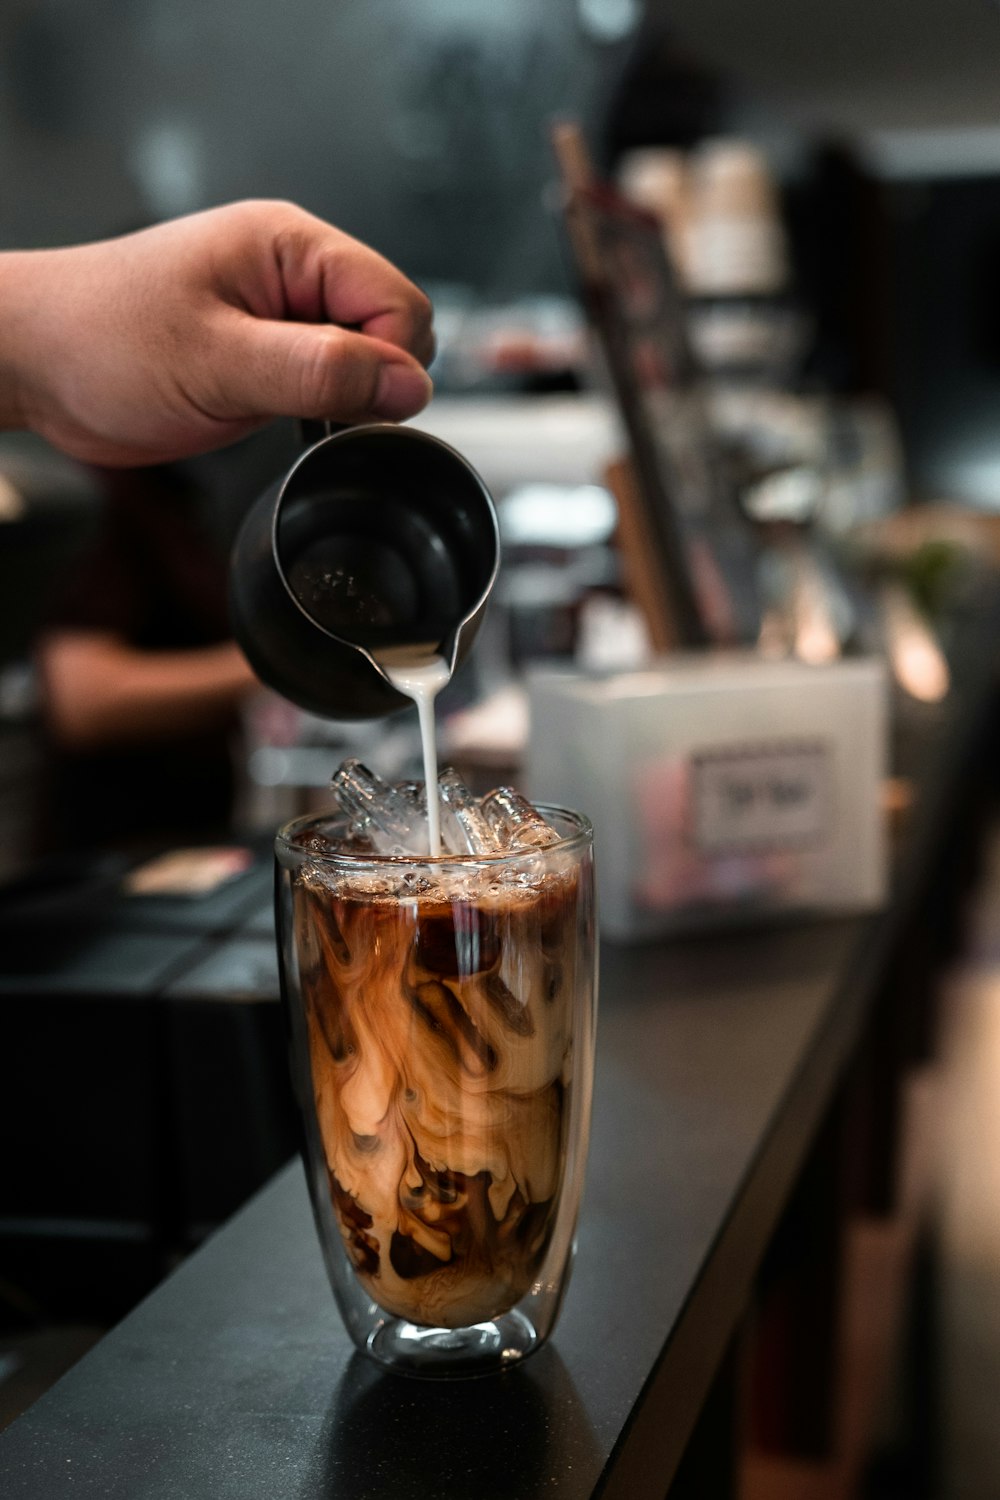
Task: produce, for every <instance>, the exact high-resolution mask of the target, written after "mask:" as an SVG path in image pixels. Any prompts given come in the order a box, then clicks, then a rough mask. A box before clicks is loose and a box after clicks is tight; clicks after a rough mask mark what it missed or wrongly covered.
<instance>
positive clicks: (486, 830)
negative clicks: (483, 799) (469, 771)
mask: <svg viewBox="0 0 1000 1500" xmlns="http://www.w3.org/2000/svg"><path fill="white" fill-rule="evenodd" d="M438 796H439V800H440V804H441V832H442V835H443V836H444V843H445V848H446V849H447V851H448V853H449V854H501V853H502V852H503V849H502V846H501V844H500V841H499V839H498V838H497V836H496V834H495V833H494V832H493V830H492V829H491V827H490V825H489V823H488V822H487V821H486V818H485V816H484V814H483V811H482V808H481V807H480V806H479V802H478V801H477V799H476V798H475V797H474V796H473V795H472V793H471V792H470V791H469V788H468V787H467V786H466V784H465V782H464V781H463V780H462V778H461V776H459V774H458V772H457V771H456V770H454V769H453V768H452V767H451V766H445V768H444V770H443V771H442V772H441V774H440V776H439V777H438Z"/></svg>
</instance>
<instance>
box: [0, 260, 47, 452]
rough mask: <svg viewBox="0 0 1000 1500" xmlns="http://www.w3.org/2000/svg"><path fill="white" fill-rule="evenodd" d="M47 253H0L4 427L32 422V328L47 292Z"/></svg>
mask: <svg viewBox="0 0 1000 1500" xmlns="http://www.w3.org/2000/svg"><path fill="white" fill-rule="evenodd" d="M46 254H47V252H45V251H43V250H8V251H5V252H4V253H3V254H0V430H4V429H18V428H25V427H30V426H31V425H32V420H31V408H32V405H33V401H32V395H31V388H32V384H33V382H32V379H31V374H30V371H31V361H30V353H31V349H32V346H33V344H34V343H35V337H34V334H33V332H32V328H33V325H37V309H38V305H39V302H40V301H41V300H42V298H43V297H44V295H45V294H44V291H43V278H42V276H41V275H40V272H41V269H42V266H41V262H42V261H43V260H44V259H45V258H46Z"/></svg>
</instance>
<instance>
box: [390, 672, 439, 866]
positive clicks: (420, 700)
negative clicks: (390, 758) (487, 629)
mask: <svg viewBox="0 0 1000 1500" xmlns="http://www.w3.org/2000/svg"><path fill="white" fill-rule="evenodd" d="M372 655H373V656H374V658H375V660H376V661H377V662H378V664H379V666H380V667H381V668H382V671H383V672H384V673H385V675H386V677H387V678H388V679H389V681H390V682H391V683H392V685H393V687H394V688H395V689H396V691H397V692H400V693H405V694H406V696H407V697H408V698H412V699H413V701H414V703H415V704H416V705H417V714H418V716H419V719H420V746H421V749H422V750H423V753H424V785H425V786H426V788H427V838H428V842H429V844H430V852H431V854H432V855H437V854H440V853H441V806H440V802H439V800H438V772H437V742H436V740H435V738H434V699H435V698H436V697H437V695H438V693H439V692H440V691H441V689H442V688H443V687H446V686H447V684H448V682H449V681H450V679H451V668H450V667H449V665H448V663H447V662H446V661H445V659H444V657H443V656H441V655H439V654H438V650H437V647H436V646H434V645H432V644H431V643H430V642H428V643H427V644H426V645H423V644H420V645H416V646H390V647H388V648H387V649H385V650H382V651H373V652H372Z"/></svg>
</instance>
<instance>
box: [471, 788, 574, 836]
mask: <svg viewBox="0 0 1000 1500" xmlns="http://www.w3.org/2000/svg"><path fill="white" fill-rule="evenodd" d="M480 807H481V808H482V811H483V816H484V817H485V819H486V821H487V823H488V824H489V826H490V828H491V829H492V830H493V834H494V836H495V837H496V838H497V840H498V841H499V843H500V846H501V848H502V849H504V850H505V851H509V850H514V849H544V848H546V847H547V846H548V845H549V844H557V843H558V842H559V835H558V833H556V831H555V829H554V828H550V827H549V825H548V823H546V821H545V819H544V818H543V817H542V815H541V813H540V812H538V811H537V809H536V808H534V807H532V805H531V803H530V802H529V801H528V799H527V797H522V796H521V793H520V792H516V791H515V790H514V788H513V787H511V786H500V787H497V789H496V790H495V791H493V792H490V793H489V795H488V796H486V797H484V798H483V800H482V802H481V803H480Z"/></svg>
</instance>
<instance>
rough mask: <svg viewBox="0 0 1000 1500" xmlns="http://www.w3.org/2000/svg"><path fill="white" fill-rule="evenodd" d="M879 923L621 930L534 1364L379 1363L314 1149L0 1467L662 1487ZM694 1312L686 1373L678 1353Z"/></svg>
mask: <svg viewBox="0 0 1000 1500" xmlns="http://www.w3.org/2000/svg"><path fill="white" fill-rule="evenodd" d="M862 925H863V924H859V923H857V922H853V921H850V922H832V923H830V922H827V923H817V924H813V925H811V926H810V927H803V928H798V929H795V930H794V931H777V930H772V931H769V932H759V933H754V934H747V935H744V936H743V937H741V938H740V939H739V940H738V944H737V948H736V950H734V948H733V947H732V945H720V944H719V943H718V941H717V940H716V941H713V940H703V941H699V942H696V943H687V944H676V945H674V946H672V947H671V948H670V949H656V950H643V951H639V952H625V951H620V950H617V951H606V953H605V961H604V964H603V976H602V977H603V985H604V989H603V994H602V998H601V1005H602V1017H601V1023H600V1036H599V1053H598V1056H599V1066H598V1079H597V1090H596V1102H595V1118H594V1133H593V1148H592V1154H591V1158H590V1165H589V1170H588V1179H587V1191H586V1198H585V1207H584V1212H583V1216H582V1221H581V1226H580V1236H579V1252H578V1257H577V1263H576V1268H575V1271H574V1276H573V1281H572V1284H571V1287H570V1290H569V1293H568V1296H567V1300H566V1305H565V1307H564V1310H563V1315H562V1318H561V1321H560V1323H559V1325H558V1326H557V1329H556V1332H555V1334H554V1336H553V1339H552V1341H551V1342H550V1344H549V1346H548V1347H546V1348H544V1349H542V1350H541V1351H540V1352H539V1353H538V1354H536V1355H534V1356H533V1357H532V1358H530V1359H529V1360H527V1361H526V1362H525V1364H524V1366H523V1367H522V1368H520V1369H518V1370H514V1371H510V1372H506V1373H504V1374H503V1375H500V1376H494V1377H488V1378H482V1379H479V1380H474V1381H468V1382H456V1383H447V1384H446V1385H436V1384H431V1383H429V1382H421V1381H414V1380H411V1379H406V1378H404V1377H400V1376H392V1375H387V1374H383V1373H382V1372H380V1371H378V1370H377V1369H375V1368H374V1367H369V1364H368V1362H367V1361H366V1360H365V1359H364V1358H363V1357H362V1356H360V1355H357V1354H356V1353H355V1352H354V1351H353V1346H352V1345H351V1344H350V1342H349V1340H348V1338H347V1335H346V1334H345V1332H344V1331H343V1329H342V1328H341V1326H340V1322H339V1318H338V1316H337V1314H336V1311H335V1308H334V1305H333V1301H332V1297H331V1294H330V1291H329V1288H328V1285H327V1282H326V1278H325V1273H324V1271H323V1268H322V1264H321V1260H320V1254H319V1249H318V1245H317V1242H316V1239H315V1235H314V1231H313V1227H312V1221H311V1218H310V1214H309V1209H308V1204H307V1198H306V1192H305V1186H304V1180H303V1176H302V1172H301V1169H300V1168H299V1166H298V1165H297V1164H296V1165H295V1166H293V1167H291V1168H289V1169H287V1170H286V1171H285V1172H283V1173H282V1174H280V1176H279V1177H278V1178H277V1179H276V1180H275V1182H274V1183H273V1184H272V1185H270V1186H269V1187H268V1188H266V1189H265V1191H264V1192H263V1193H262V1194H260V1195H259V1196H258V1198H257V1199H256V1200H255V1201H254V1202H253V1203H252V1204H251V1205H250V1206H249V1207H248V1208H246V1209H245V1210H244V1211H243V1212H241V1213H240V1214H239V1215H238V1216H237V1217H236V1218H235V1219H234V1220H233V1221H232V1222H231V1223H230V1225H228V1226H227V1228H226V1229H225V1230H224V1231H222V1232H221V1233H220V1234H219V1235H217V1236H216V1237H215V1239H214V1240H212V1241H211V1242H210V1243H209V1244H208V1245H207V1246H206V1247H204V1248H203V1249H202V1250H201V1251H200V1252H199V1253H197V1254H196V1255H195V1256H193V1257H192V1258H191V1259H190V1260H189V1261H188V1262H187V1263H185V1265H183V1266H182V1267H181V1269H180V1270H179V1271H177V1272H176V1273H175V1274H174V1275H173V1276H172V1277H171V1278H170V1279H169V1280H168V1281H167V1282H166V1283H165V1284H164V1285H163V1287H161V1288H160V1289H159V1290H158V1291H157V1292H156V1293H155V1294H154V1295H153V1296H152V1297H151V1298H149V1299H148V1300H147V1301H146V1302H145V1303H144V1304H143V1305H142V1306H141V1307H140V1308H139V1309H137V1310H136V1312H134V1313H133V1314H132V1315H131V1316H130V1317H129V1318H127V1319H126V1320H125V1322H124V1323H123V1324H122V1325H121V1326H120V1327H119V1328H118V1329H116V1330H115V1331H114V1332H112V1333H111V1334H110V1335H109V1336H108V1337H107V1338H106V1339H105V1340H104V1341H103V1342H102V1343H101V1344H100V1345H99V1347H98V1348H97V1349H96V1350H95V1351H94V1352H93V1353H91V1354H90V1355H89V1356H87V1358H86V1359H85V1360H84V1361H83V1362H82V1363H81V1364H80V1365H78V1366H77V1367H76V1369H75V1370H73V1371H71V1372H70V1374H69V1375H68V1376H66V1377H65V1378H64V1379H63V1380H62V1381H61V1382H60V1383H59V1385H58V1386H57V1387H56V1388H55V1389H54V1390H53V1391H52V1392H50V1393H49V1395H48V1396H46V1397H44V1398H43V1399H42V1400H41V1401H40V1402H38V1403H37V1404H36V1405H35V1406H34V1407H32V1408H31V1410H30V1411H28V1412H27V1413H26V1414H25V1415H24V1416H23V1417H22V1418H21V1419H20V1420H19V1421H18V1422H16V1423H15V1424H14V1426H13V1427H12V1428H11V1429H10V1430H9V1432H8V1433H7V1434H6V1435H5V1436H4V1437H3V1439H0V1480H2V1483H0V1491H2V1493H3V1494H4V1496H5V1497H8V1500H15V1497H22V1496H23V1497H25V1500H27V1497H31V1500H44V1497H47V1496H50V1495H62V1494H66V1495H76V1496H94V1497H96V1496H102V1497H107V1500H112V1497H121V1500H126V1497H127V1500H137V1497H148V1500H160V1497H163V1500H166V1497H168V1496H169V1497H171V1500H175V1497H179V1496H184V1497H187V1500H195V1497H201V1496H204V1497H206V1500H208V1497H211V1500H228V1497H233V1500H236V1497H237V1496H238V1497H239V1500H256V1497H261V1500H263V1497H265V1496H266V1497H268V1500H274V1497H276V1496H281V1497H286V1496H288V1497H291V1496H295V1497H307V1496H308V1497H319V1496H323V1497H331V1496H335V1495H340V1494H343V1495H345V1496H347V1495H350V1496H351V1497H353V1500H368V1497H382V1496H385V1497H388V1496H390V1495H391V1496H393V1497H394V1500H406V1497H410V1496H412V1497H417V1496H420V1497H431V1496H434V1497H438V1500H440V1497H444V1496H448V1497H459V1496H470V1497H471V1496H476V1497H485V1496H489V1495H504V1496H518V1497H527V1496H530V1495H546V1496H549V1495H551V1496H553V1497H567V1500H569V1497H583V1496H590V1495H592V1494H593V1493H594V1492H595V1489H596V1487H597V1486H598V1484H599V1483H600V1481H601V1479H602V1475H603V1476H604V1477H605V1479H608V1480H609V1488H608V1489H607V1490H606V1493H608V1494H622V1495H626V1494H631V1495H632V1496H636V1495H639V1494H642V1493H645V1491H644V1490H643V1489H642V1488H641V1478H640V1476H641V1475H642V1474H643V1473H644V1472H645V1471H646V1470H647V1468H649V1469H651V1470H653V1471H655V1472H657V1473H662V1471H663V1465H664V1462H665V1461H666V1464H667V1467H668V1468H669V1467H670V1465H671V1464H672V1463H673V1462H674V1461H675V1459H676V1456H677V1455H678V1454H679V1451H680V1448H681V1447H682V1446H683V1441H684V1439H685V1437H686V1435H687V1433H688V1431H689V1430H690V1426H691V1424H692V1422H693V1420H694V1416H695V1414H696V1412H697V1408H698V1405H699V1404H700V1401H701V1399H702V1397H703V1395H704V1391H705V1388H706V1386H707V1384H708V1381H709V1379H710V1377H711V1374H712V1370H713V1368H714V1365H715V1363H716V1362H717V1361H718V1358H719V1356H720V1354H721V1352H722V1348H723V1347H724V1344H725V1342H726V1339H727V1338H728V1334H729V1330H730V1328H731V1326H732V1320H733V1319H734V1318H735V1316H736V1315H737V1312H738V1310H739V1306H740V1303H741V1302H742V1299H743V1298H744V1297H745V1294H746V1289H747V1286H748V1284H749V1280H750V1277H751V1274H752V1269H753V1266H754V1264H755V1262H756V1257H757V1256H758V1255H759V1253H760V1251H761V1250H762V1249H763V1246H764V1244H765V1243H766V1238H767V1233H768V1229H769V1225H770V1223H771V1222H772V1220H773V1214H774V1213H775V1212H776V1211H777V1205H778V1204H779V1203H780V1201H781V1197H782V1195H783V1182H784V1179H785V1178H786V1175H787V1173H788V1171H789V1170H790V1169H791V1168H790V1165H789V1162H788V1161H787V1160H784V1161H783V1160H779V1157H782V1158H788V1157H791V1158H794V1157H795V1155H796V1150H797V1147H798V1146H799V1145H801V1143H802V1142H803V1141H804V1139H805V1137H804V1135H803V1134H802V1132H801V1130H800V1129H796V1130H795V1132H794V1136H795V1139H794V1140H793V1139H792V1138H791V1134H789V1138H788V1140H787V1141H785V1143H784V1145H783V1146H782V1149H781V1151H780V1152H776V1149H775V1146H774V1143H773V1142H772V1144H771V1146H770V1147H769V1148H768V1149H767V1153H766V1154H768V1155H770V1156H772V1157H774V1159H773V1160H772V1161H771V1162H770V1165H769V1167H768V1170H767V1171H766V1172H765V1171H763V1170H762V1168H761V1162H760V1156H761V1152H762V1149H763V1144H762V1143H765V1142H767V1141H768V1139H769V1137H771V1136H773V1135H774V1133H775V1132H777V1133H778V1134H779V1135H783V1134H784V1133H785V1132H784V1130H783V1129H782V1125H781V1121H782V1117H783V1115H784V1114H785V1113H787V1110H788V1100H789V1093H790V1091H791V1092H794V1091H795V1084H796V1079H797V1077H798V1075H800V1073H801V1070H802V1067H803V1060H804V1058H806V1057H807V1056H808V1054H809V1052H810V1050H811V1049H812V1047H813V1046H814V1044H815V1041H816V1039H817V1035H818V1033H819V1032H821V1031H822V1029H823V1028H824V1026H825V1025H827V1024H828V1022H829V1019H830V1016H829V1013H830V1009H831V1004H832V1003H833V1001H834V996H833V993H832V988H833V987H832V983H831V981H832V978H833V976H835V975H837V974H840V973H843V972H844V967H845V964H846V963H847V962H848V960H849V958H850V955H851V953H852V952H853V951H854V950H855V948H856V945H857V942H858V939H859V929H860V927H861V926H862ZM734 960H735V961H734ZM817 1103H818V1096H817ZM734 1236H735V1238H734ZM729 1241H733V1243H732V1244H730V1243H729ZM728 1260H732V1261H733V1262H734V1265H733V1268H732V1270H731V1271H728V1272H727V1271H726V1264H727V1261H728ZM737 1262H738V1264H736V1263H737ZM720 1275H723V1277H724V1279H725V1280H726V1285H725V1286H724V1287H721V1288H720V1287H719V1286H718V1285H715V1283H716V1282H717V1280H718V1278H719V1276H720ZM706 1277H708V1278H709V1284H708V1285H707V1287H706V1289H705V1292H704V1295H699V1286H700V1284H701V1282H702V1280H703V1279H704V1278H706ZM691 1319H693V1320H694V1323H693V1324H692V1335H695V1334H696V1339H695V1342H696V1343H697V1345H698V1347H697V1348H695V1349H688V1350H687V1352H686V1353H685V1354H684V1357H683V1363H684V1374H683V1378H680V1368H679V1366H678V1369H677V1371H676V1372H674V1373H671V1370H670V1368H669V1367H670V1365H671V1364H672V1360H671V1359H670V1358H669V1357H668V1356H669V1355H670V1348H671V1343H672V1341H673V1343H675V1344H676V1342H677V1341H678V1340H684V1341H686V1342H688V1343H690V1341H691V1336H692V1335H688V1334H687V1332H686V1324H687V1322H688V1321H690V1320H691ZM665 1350H666V1351H667V1356H665V1354H664V1351H665ZM664 1376H666V1378H667V1380H668V1385H669V1386H670V1392H669V1399H668V1402H667V1405H666V1407H664V1406H663V1394H662V1392H661V1391H659V1390H658V1384H659V1382H660V1381H661V1380H662V1379H663V1378H664ZM647 1404H649V1405H650V1416H649V1418H648V1419H647V1418H645V1417H644V1411H645V1409H646V1406H647ZM670 1450H676V1452H674V1453H671V1451H670ZM616 1476H617V1477H616Z"/></svg>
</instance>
